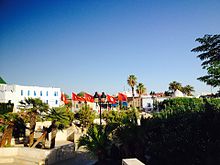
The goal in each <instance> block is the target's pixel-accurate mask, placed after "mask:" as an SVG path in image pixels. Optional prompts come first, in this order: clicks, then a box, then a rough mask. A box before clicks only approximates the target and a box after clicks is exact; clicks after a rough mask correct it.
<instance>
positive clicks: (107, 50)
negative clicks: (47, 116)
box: [0, 0, 220, 94]
mask: <svg viewBox="0 0 220 165" xmlns="http://www.w3.org/2000/svg"><path fill="white" fill-rule="evenodd" d="M219 9H220V1H219V0H185V1H176V0H175V1H174V0H173V1H163V0H157V1H153V0H151V1H150V0H97V1H96V0H92V1H91V0H87V1H86V0H83V1H82V0H81V1H80V0H79V1H77V0H73V1H68V0H65V1H55V0H53V1H50V0H44V1H43V0H42V1H37V0H36V1H32V0H27V1H24V0H9V1H7V0H3V1H1V2H0V76H1V77H2V78H3V79H5V80H6V81H7V82H8V83H10V84H20V85H38V86H54V87H60V88H61V89H62V90H63V91H64V92H66V93H67V94H71V92H72V91H73V92H75V93H78V92H80V91H87V92H89V93H94V92H95V91H100V92H101V91H105V92H107V93H109V94H114V93H116V92H119V91H123V90H124V89H129V86H128V85H127V77H128V75H130V74H135V75H136V76H137V78H138V82H142V83H144V84H145V86H146V88H147V91H148V93H149V92H150V91H156V92H161V91H165V90H167V89H168V84H169V83H170V82H171V81H174V80H175V81H178V82H181V83H182V85H187V84H190V85H192V86H194V87H195V90H196V92H197V93H200V92H203V91H204V92H210V86H206V85H205V84H204V83H202V82H200V81H198V80H197V78H198V77H199V76H202V75H204V74H205V73H206V72H205V70H202V69H201V66H200V64H201V61H200V60H199V59H197V58H196V54H195V53H192V52H190V50H191V49H192V48H194V47H196V46H198V43H196V42H195V39H196V38H198V37H202V36H204V35H205V34H219V27H220V21H219V20H220V10H219Z"/></svg>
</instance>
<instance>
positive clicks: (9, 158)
mask: <svg viewBox="0 0 220 165" xmlns="http://www.w3.org/2000/svg"><path fill="white" fill-rule="evenodd" d="M73 157H74V144H73V143H72V142H66V143H65V144H63V145H59V146H57V147H56V148H54V149H51V150H44V149H37V148H28V147H8V148H0V164H30V165H31V164H41V165H43V164H45V165H47V164H48V165H49V164H53V163H55V162H58V161H62V160H65V159H69V158H73Z"/></svg>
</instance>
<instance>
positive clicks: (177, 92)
mask: <svg viewBox="0 0 220 165" xmlns="http://www.w3.org/2000/svg"><path fill="white" fill-rule="evenodd" d="M173 97H184V94H183V92H181V91H180V90H178V89H177V90H176V91H175V92H174V94H173Z"/></svg>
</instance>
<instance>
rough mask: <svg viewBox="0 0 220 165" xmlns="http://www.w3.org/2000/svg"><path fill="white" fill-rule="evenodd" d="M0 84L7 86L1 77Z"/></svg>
mask: <svg viewBox="0 0 220 165" xmlns="http://www.w3.org/2000/svg"><path fill="white" fill-rule="evenodd" d="M0 84H7V83H6V82H5V80H3V78H1V76H0Z"/></svg>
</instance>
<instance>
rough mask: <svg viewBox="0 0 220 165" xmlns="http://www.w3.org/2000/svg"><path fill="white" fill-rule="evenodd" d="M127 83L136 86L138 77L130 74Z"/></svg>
mask: <svg viewBox="0 0 220 165" xmlns="http://www.w3.org/2000/svg"><path fill="white" fill-rule="evenodd" d="M127 83H128V85H129V86H130V87H134V86H135V85H136V84H137V77H136V76H135V75H129V76H128V79H127Z"/></svg>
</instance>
